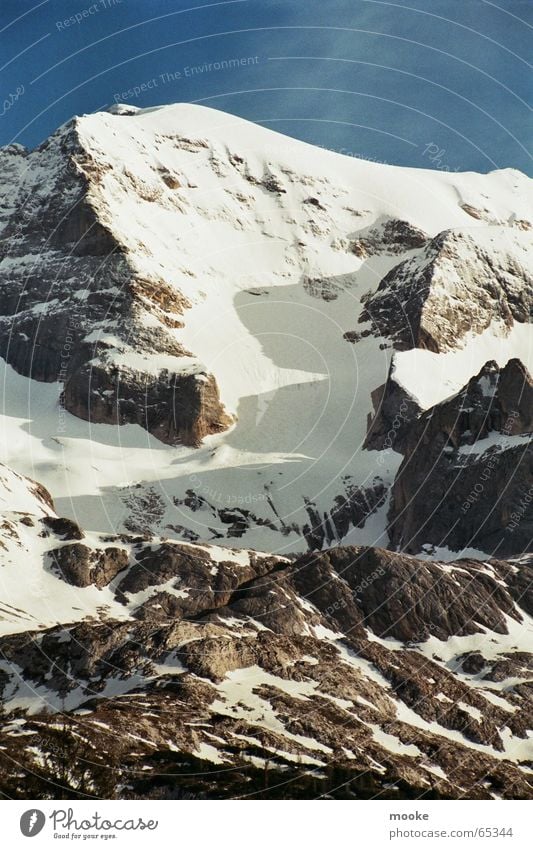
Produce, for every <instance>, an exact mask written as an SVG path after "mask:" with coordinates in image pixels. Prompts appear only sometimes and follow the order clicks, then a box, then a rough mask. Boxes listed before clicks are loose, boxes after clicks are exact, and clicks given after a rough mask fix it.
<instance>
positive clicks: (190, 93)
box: [0, 0, 533, 173]
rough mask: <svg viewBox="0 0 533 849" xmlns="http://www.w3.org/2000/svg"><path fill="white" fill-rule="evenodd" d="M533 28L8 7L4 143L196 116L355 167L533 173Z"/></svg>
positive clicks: (532, 9)
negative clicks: (143, 117)
mask: <svg viewBox="0 0 533 849" xmlns="http://www.w3.org/2000/svg"><path fill="white" fill-rule="evenodd" d="M69 19H70V20H69ZM532 24H533V3H531V2H530V0H494V2H492V1H491V2H489V0H394V2H392V0H391V2H385V0H321V2H320V0H230V2H211V3H208V2H207V0H122V2H119V0H33V2H30V0H2V2H1V6H0V39H1V45H2V50H1V52H0V65H2V66H4V67H2V70H1V72H0V81H1V85H2V100H3V104H2V103H0V113H2V114H1V117H0V143H1V144H7V143H9V142H11V141H14V140H16V141H18V142H20V143H22V144H26V145H28V146H34V145H36V144H38V143H39V142H41V141H42V140H43V139H44V138H45V137H46V136H47V135H48V134H49V133H50V132H52V131H53V130H54V129H55V128H56V127H57V126H58V125H60V124H62V123H63V122H64V121H66V120H68V118H70V117H71V116H72V115H73V114H76V113H77V114H81V113H85V112H92V111H94V110H96V109H99V108H102V107H104V106H106V105H110V104H112V103H113V102H114V101H115V100H121V101H125V102H128V103H133V104H135V105H136V106H151V105H154V104H163V103H172V102H177V101H190V102H200V103H203V104H205V105H207V106H213V107H215V108H218V109H223V110H225V111H227V112H231V113H234V114H236V115H241V116H242V117H245V118H248V119H250V120H252V121H256V122H258V123H261V124H263V125H265V126H268V127H271V128H273V129H276V130H278V131H280V132H284V133H287V134H288V135H293V136H296V137H298V138H302V139H305V140H306V141H310V142H312V143H314V144H319V145H322V146H324V147H328V148H331V149H334V150H339V151H343V152H345V153H348V154H350V155H354V156H362V157H366V158H370V159H375V160H378V161H383V162H389V163H393V164H399V165H412V166H415V167H433V168H435V167H437V168H446V169H449V170H477V171H490V170H492V169H494V168H503V167H514V168H519V169H520V170H522V171H525V172H528V173H533V168H532V160H531V149H530V142H531V137H532V123H531V111H530V108H531V93H532V80H531V69H530V66H529V65H528V64H527V58H528V56H529V55H531V43H532V32H533V30H532V28H531V27H532ZM230 59H237V60H239V64H238V66H237V67H233V68H228V67H223V68H222V69H220V68H217V63H221V62H223V60H230ZM240 60H245V61H244V62H242V63H241V62H240ZM6 63H7V64H6ZM234 64H236V63H234ZM210 65H211V67H210ZM201 69H203V70H201ZM139 90H140V91H139ZM428 146H431V147H428Z"/></svg>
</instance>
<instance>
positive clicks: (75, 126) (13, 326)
mask: <svg viewBox="0 0 533 849" xmlns="http://www.w3.org/2000/svg"><path fill="white" fill-rule="evenodd" d="M13 157H14V158H15V160H17V158H18V159H22V158H24V169H23V171H22V175H21V173H20V169H17V168H16V167H13V168H12V169H11V170H9V169H6V174H7V177H9V176H10V177H11V179H12V186H11V190H12V193H13V195H14V196H15V198H16V200H15V201H14V202H13V204H12V206H11V207H10V208H8V209H7V210H5V212H4V215H3V216H0V219H1V220H0V225H2V226H3V230H2V237H3V241H4V245H5V248H4V253H3V262H2V263H1V264H0V356H2V357H3V358H4V359H5V360H6V361H7V362H8V363H9V364H10V365H12V366H13V368H15V369H16V370H17V371H18V372H19V373H21V374H23V375H26V376H28V377H32V378H34V379H35V380H41V381H47V382H52V381H59V382H60V384H62V385H63V387H64V393H63V395H62V397H61V399H58V400H59V401H60V403H61V404H62V405H63V406H64V408H65V409H66V410H68V411H69V412H70V413H72V414H74V415H76V416H79V417H81V418H85V419H90V420H91V421H93V422H95V423H96V422H105V423H112V424H126V423H135V424H139V425H141V427H144V428H146V429H147V430H148V431H149V432H150V433H152V434H153V435H154V436H156V437H157V438H158V439H161V440H162V441H163V442H168V443H171V444H174V443H179V442H183V443H185V444H188V445H198V444H199V442H201V440H202V438H203V437H204V436H206V435H208V434H210V433H216V432H218V431H220V430H224V429H225V428H227V427H228V426H229V425H230V424H231V423H232V421H233V419H232V418H231V417H229V416H228V415H227V414H226V413H225V411H224V408H223V406H222V404H221V402H220V399H219V394H218V387H217V384H216V380H215V378H214V376H213V375H211V374H209V373H208V372H207V371H206V370H205V368H204V367H203V366H202V364H201V363H200V362H198V361H195V360H194V358H192V359H191V355H190V354H189V353H188V352H187V351H185V350H184V349H183V348H182V347H180V346H179V345H178V344H177V342H176V340H175V337H174V335H173V331H174V330H175V328H177V327H180V326H182V321H181V316H182V314H183V311H184V310H185V309H187V307H188V306H190V304H189V302H188V300H187V298H185V297H184V296H183V295H182V294H181V293H180V292H179V291H178V290H177V289H175V288H174V287H172V286H169V285H168V283H167V282H166V281H164V280H154V279H147V278H146V276H144V275H142V274H141V273H140V272H139V270H138V269H137V268H136V267H135V263H134V262H132V258H131V255H130V253H129V252H128V248H127V246H126V244H125V243H124V241H123V240H122V239H121V236H120V234H118V233H117V232H116V230H114V229H113V221H112V218H111V216H110V214H109V211H108V209H107V206H106V203H105V201H104V200H103V198H104V197H105V189H104V184H105V180H106V175H107V174H108V173H109V170H110V165H109V164H108V163H107V164H106V163H105V162H103V161H101V160H97V159H96V158H95V157H94V155H93V153H92V152H91V150H90V149H89V148H88V146H87V144H86V142H85V141H84V140H83V139H82V137H81V135H80V132H79V122H78V121H77V120H74V121H72V122H70V123H69V124H67V125H66V126H65V127H63V128H61V129H60V130H58V132H57V133H55V134H54V135H53V136H51V137H50V139H49V140H48V141H47V142H46V143H45V144H44V145H42V146H41V147H40V148H38V149H37V150H36V151H33V152H32V153H30V154H27V152H26V151H20V152H17V151H15V153H13V154H12V155H11V156H10V160H11V159H12V158H13ZM39 175H41V177H40V178H39ZM32 179H34V180H35V179H37V180H38V179H41V180H42V181H43V184H45V185H46V191H39V192H37V191H33V190H32V188H31V186H30V185H29V183H30V182H31V180H32ZM132 339H134V346H132V344H131V340H132ZM132 353H133V355H134V356H135V357H137V361H138V360H139V359H140V360H141V362H142V360H143V359H144V360H145V362H146V367H145V368H143V366H142V365H141V366H139V367H138V368H135V367H133V368H125V369H117V368H116V365H115V361H116V357H117V356H118V358H119V359H120V358H121V357H122V358H123V357H124V355H127V354H129V355H131V354H132ZM169 357H170V358H171V359H172V361H173V367H172V368H171V369H169V368H168V367H167V368H165V365H164V363H165V360H168V359H169ZM160 360H161V362H162V363H163V364H162V365H160V366H158V365H157V364H158V362H159V361H160Z"/></svg>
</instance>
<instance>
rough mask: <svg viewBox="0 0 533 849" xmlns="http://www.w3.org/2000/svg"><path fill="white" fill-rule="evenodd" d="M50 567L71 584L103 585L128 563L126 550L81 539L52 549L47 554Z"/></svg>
mask: <svg viewBox="0 0 533 849" xmlns="http://www.w3.org/2000/svg"><path fill="white" fill-rule="evenodd" d="M48 557H49V562H50V568H52V569H53V570H57V571H58V573H59V575H60V576H61V578H62V579H63V580H64V581H66V582H67V584H71V585H72V586H73V587H88V586H90V585H91V584H92V585H94V586H96V587H105V586H107V584H109V583H110V581H112V580H113V578H115V577H116V575H117V574H118V573H119V572H121V571H122V570H123V569H126V567H127V566H128V564H129V557H128V553H127V551H125V550H124V549H121V548H106V549H104V550H103V551H98V550H96V551H95V550H94V549H90V548H88V546H86V545H83V544H81V543H73V544H71V545H64V546H62V547H61V548H56V549H53V550H52V551H51V552H50V553H49V555H48Z"/></svg>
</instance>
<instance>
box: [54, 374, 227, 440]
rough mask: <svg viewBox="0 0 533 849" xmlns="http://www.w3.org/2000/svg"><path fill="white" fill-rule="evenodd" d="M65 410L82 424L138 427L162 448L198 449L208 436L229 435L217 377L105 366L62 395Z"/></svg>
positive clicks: (74, 381)
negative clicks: (160, 443) (174, 445)
mask: <svg viewBox="0 0 533 849" xmlns="http://www.w3.org/2000/svg"><path fill="white" fill-rule="evenodd" d="M63 402H64V405H65V408H66V409H67V410H68V411H69V412H71V413H73V414H74V415H76V416H78V417H79V418H82V419H87V420H88V421H92V422H103V423H105V424H114V425H123V424H138V425H140V426H141V427H144V428H145V429H146V430H147V431H148V432H149V433H151V434H153V435H154V436H155V437H157V439H160V440H161V442H166V443H169V444H171V445H172V444H176V443H180V442H182V443H184V444H185V445H191V446H197V445H199V444H200V443H201V441H202V439H203V437H204V436H207V435H208V434H210V433H218V432H220V431H222V430H225V429H226V428H227V427H228V426H229V425H230V424H231V423H232V419H231V418H230V417H229V416H228V415H227V414H226V413H225V411H224V408H223V406H222V404H221V403H220V399H219V395H218V387H217V384H216V381H215V378H214V377H213V375H208V374H205V373H201V372H195V373H194V374H189V375H181V374H176V373H172V372H169V371H168V370H167V369H161V371H160V372H159V373H157V374H155V375H154V374H151V373H149V372H148V373H147V372H142V371H137V370H134V369H131V368H128V367H126V368H121V369H119V368H116V367H113V366H112V365H108V364H105V363H102V364H92V362H91V363H88V364H87V365H85V366H83V367H81V368H79V369H78V370H77V371H76V372H74V374H72V375H71V376H70V377H69V379H68V382H67V384H66V386H65V391H64V395H63Z"/></svg>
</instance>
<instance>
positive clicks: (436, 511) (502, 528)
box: [389, 360, 533, 556]
mask: <svg viewBox="0 0 533 849" xmlns="http://www.w3.org/2000/svg"><path fill="white" fill-rule="evenodd" d="M532 415H533V382H532V380H531V376H530V375H529V374H528V372H527V370H526V369H525V368H524V366H523V365H522V363H521V362H520V361H518V360H511V361H510V362H509V363H508V364H507V365H506V366H505V367H504V368H503V369H501V370H500V369H499V368H498V366H497V365H496V364H495V363H493V362H489V363H487V364H486V365H485V366H484V368H483V369H482V370H481V372H480V373H479V374H478V375H477V376H476V377H474V378H472V380H470V381H469V383H468V385H467V386H466V387H465V388H464V389H463V390H462V392H460V393H459V394H458V395H456V396H454V397H453V398H451V399H450V400H449V401H447V402H445V403H443V404H439V405H437V406H436V407H434V408H432V409H430V410H428V411H427V412H426V413H424V414H423V415H422V416H420V418H419V420H418V421H417V422H416V424H415V425H413V426H412V427H411V429H410V431H409V434H408V437H407V440H406V445H405V455H404V460H403V463H402V465H401V466H400V469H399V471H398V474H397V477H396V480H395V483H394V487H393V491H392V506H391V511H390V514H389V518H390V537H391V541H392V543H393V545H394V546H396V547H398V548H401V549H402V550H405V551H409V552H417V551H420V550H421V549H422V547H423V545H424V544H425V543H429V544H433V545H435V546H449V547H450V548H451V549H452V550H454V551H458V550H460V549H462V548H464V547H469V546H471V547H474V548H479V549H481V550H482V551H493V552H494V553H495V554H496V556H500V555H502V554H513V553H514V554H521V553H522V552H523V551H524V549H526V550H527V547H528V546H529V544H530V540H531V534H532V531H533V498H532V495H533V453H532V451H533V448H532V445H531V436H530V434H531V432H532V430H533V419H532Z"/></svg>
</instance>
